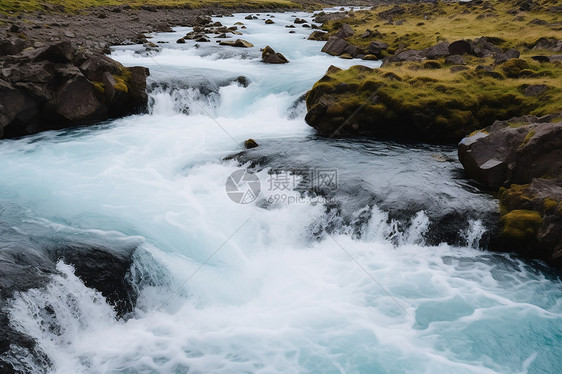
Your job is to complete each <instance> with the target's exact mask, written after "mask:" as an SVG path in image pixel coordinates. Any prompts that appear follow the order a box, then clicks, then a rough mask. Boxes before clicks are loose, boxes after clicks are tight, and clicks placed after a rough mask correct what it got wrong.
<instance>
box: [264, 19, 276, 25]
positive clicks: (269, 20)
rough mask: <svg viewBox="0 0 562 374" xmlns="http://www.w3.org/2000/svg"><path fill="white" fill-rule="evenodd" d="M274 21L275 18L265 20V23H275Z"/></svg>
mask: <svg viewBox="0 0 562 374" xmlns="http://www.w3.org/2000/svg"><path fill="white" fill-rule="evenodd" d="M274 23H275V22H273V20H271V19H267V20H265V24H266V25H273V24H274Z"/></svg>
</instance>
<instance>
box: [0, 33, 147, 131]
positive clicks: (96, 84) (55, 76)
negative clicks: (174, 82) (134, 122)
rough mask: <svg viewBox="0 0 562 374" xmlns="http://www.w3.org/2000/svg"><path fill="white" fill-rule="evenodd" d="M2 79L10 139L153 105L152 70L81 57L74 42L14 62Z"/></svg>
mask: <svg viewBox="0 0 562 374" xmlns="http://www.w3.org/2000/svg"><path fill="white" fill-rule="evenodd" d="M108 74H109V76H111V77H112V79H109V78H108ZM2 75H3V76H4V78H5V80H1V81H0V91H2V95H0V135H3V136H4V137H16V136H24V135H29V134H34V133H37V132H40V131H44V130H51V129H60V128H64V127H69V126H75V125H82V124H91V123H95V122H98V121H102V120H106V119H108V118H113V117H119V116H123V115H128V114H133V113H138V112H142V111H144V110H146V105H147V101H148V96H147V94H146V77H147V76H148V70H147V69H145V68H138V67H133V68H126V67H124V66H123V65H121V64H119V63H118V62H116V61H114V60H112V59H110V58H109V57H107V56H103V55H98V54H86V53H79V52H77V51H76V50H75V49H74V48H73V47H72V46H71V44H70V43H68V42H61V43H56V44H53V45H49V46H46V47H44V48H40V49H38V50H32V51H25V52H24V53H22V54H19V55H16V56H11V57H10V58H9V59H7V60H6V61H5V63H4V69H2ZM104 77H105V78H104ZM109 84H111V86H110V85H109Z"/></svg>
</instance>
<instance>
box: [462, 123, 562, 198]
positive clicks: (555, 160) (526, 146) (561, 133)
mask: <svg viewBox="0 0 562 374" xmlns="http://www.w3.org/2000/svg"><path fill="white" fill-rule="evenodd" d="M530 119H531V120H533V119H534V120H536V121H537V122H535V123H529V124H527V125H523V126H517V127H511V126H509V124H508V123H509V121H507V122H500V121H497V122H496V123H494V124H493V125H492V126H490V127H488V128H486V129H484V130H482V131H479V132H477V133H475V134H473V135H471V136H468V137H466V138H464V139H463V140H461V142H460V143H459V146H458V152H459V160H460V161H461V163H462V164H463V166H464V169H465V171H466V173H467V175H468V176H469V177H470V178H472V179H474V180H476V181H478V182H480V183H481V184H483V185H484V186H486V187H488V188H491V189H498V188H499V187H501V186H509V185H511V184H512V183H516V184H526V183H530V182H531V180H532V179H533V178H540V177H543V176H545V175H549V176H562V122H557V123H540V122H539V121H548V120H549V118H548V117H547V118H543V119H538V118H530Z"/></svg>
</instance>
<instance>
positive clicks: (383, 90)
mask: <svg viewBox="0 0 562 374" xmlns="http://www.w3.org/2000/svg"><path fill="white" fill-rule="evenodd" d="M467 60H468V61H469V62H468V65H467V70H463V71H459V72H451V71H450V70H449V68H450V66H447V64H445V62H444V61H443V60H432V61H431V62H432V63H431V64H428V61H425V62H419V63H416V62H408V63H403V64H400V65H396V64H391V65H387V66H384V67H382V68H380V69H366V68H364V67H361V66H356V67H352V68H350V69H348V70H345V71H335V70H332V72H329V73H328V74H327V75H326V76H324V77H323V78H322V79H321V80H320V81H319V82H317V83H316V84H315V85H314V87H313V88H312V90H311V91H310V92H309V93H308V95H307V106H308V108H309V109H311V108H313V107H314V105H315V104H317V103H319V102H322V103H323V105H325V108H326V112H324V113H318V115H320V117H321V118H314V115H315V112H314V111H313V110H311V111H310V112H309V116H308V118H307V119H308V120H309V123H311V122H312V123H314V122H316V121H323V125H322V126H321V132H322V133H324V134H325V135H331V134H332V132H334V131H336V130H337V129H338V128H339V127H340V126H341V125H342V124H343V123H344V122H345V121H346V119H348V118H349V120H348V123H347V124H346V125H345V126H344V127H342V128H341V129H340V133H339V135H350V134H353V133H355V132H356V130H357V128H358V127H357V126H358V125H356V124H360V125H361V126H360V128H361V130H360V132H362V133H361V135H373V136H380V137H396V136H397V135H398V136H399V137H403V138H410V139H415V140H420V141H434V142H456V141H459V140H460V139H462V138H463V137H464V136H465V135H467V134H469V133H471V132H472V131H475V130H477V129H480V128H482V127H485V126H488V125H490V124H492V123H493V122H494V120H496V119H508V118H511V117H514V116H522V115H526V114H535V115H538V116H542V115H546V114H549V113H555V112H560V111H562V87H561V84H560V82H562V68H561V66H560V63H559V62H553V63H538V62H535V61H531V62H529V63H528V68H527V69H526V70H528V72H527V71H526V72H525V73H524V74H523V75H522V76H520V77H516V78H509V77H508V74H507V73H506V70H507V71H509V69H510V66H511V65H512V64H513V62H512V60H509V61H507V62H505V63H504V64H502V65H499V66H497V67H496V68H495V69H493V70H491V71H489V70H485V69H479V68H478V67H477V66H478V65H476V64H479V63H480V64H481V63H482V62H481V61H477V60H478V59H477V58H473V59H468V58H467ZM471 60H473V61H471ZM428 65H430V66H431V68H427V66H428ZM435 66H440V67H439V68H434V67H435ZM541 85H544V86H546V89H545V91H544V92H543V93H541V94H539V95H533V96H530V95H528V92H527V91H526V89H527V88H528V87H529V86H541ZM526 92H527V93H526ZM359 107H361V108H362V109H361V110H360V111H359V112H357V113H356V114H355V115H353V113H354V112H355V111H356V110H357V109H358V108H359ZM352 115H353V116H352ZM350 117H351V118H350ZM354 126H355V127H354ZM347 130H350V132H351V133H350V132H348V131H347Z"/></svg>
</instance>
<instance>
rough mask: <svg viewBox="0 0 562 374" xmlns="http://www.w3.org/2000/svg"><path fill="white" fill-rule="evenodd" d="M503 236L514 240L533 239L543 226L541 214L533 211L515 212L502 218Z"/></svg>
mask: <svg viewBox="0 0 562 374" xmlns="http://www.w3.org/2000/svg"><path fill="white" fill-rule="evenodd" d="M500 222H501V223H502V225H503V230H502V235H503V236H505V237H508V238H510V239H514V240H523V239H532V238H534V237H535V236H536V234H537V231H538V230H539V228H540V227H541V226H542V217H541V215H540V213H538V212H535V211H532V210H513V211H511V212H509V213H507V214H505V215H504V216H502V217H501V220H500Z"/></svg>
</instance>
